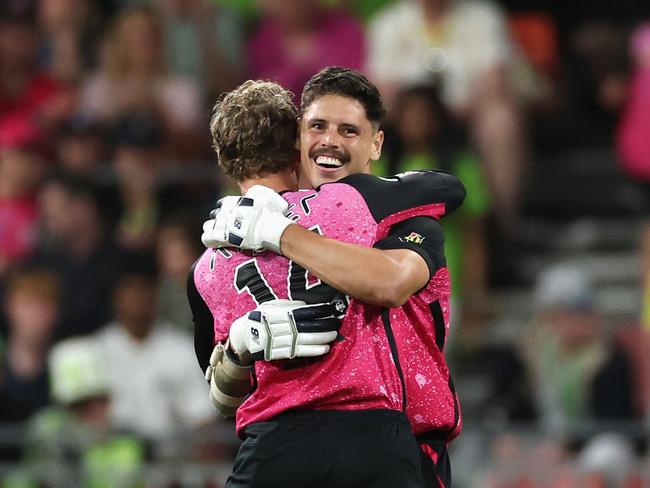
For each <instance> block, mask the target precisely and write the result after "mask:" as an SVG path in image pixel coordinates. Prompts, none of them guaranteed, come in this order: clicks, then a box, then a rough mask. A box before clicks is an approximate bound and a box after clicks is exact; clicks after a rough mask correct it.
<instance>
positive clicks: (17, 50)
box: [0, 2, 74, 132]
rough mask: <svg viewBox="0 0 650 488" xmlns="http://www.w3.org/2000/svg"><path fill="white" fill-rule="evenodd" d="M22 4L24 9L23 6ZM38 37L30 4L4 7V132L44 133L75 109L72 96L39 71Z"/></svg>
mask: <svg viewBox="0 0 650 488" xmlns="http://www.w3.org/2000/svg"><path fill="white" fill-rule="evenodd" d="M21 4H22V7H21V6H20V5H21ZM37 43H38V37H37V32H36V24H35V18H34V12H33V9H32V8H31V7H30V6H29V2H26V3H22V2H21V3H16V2H2V4H1V5H0V131H1V132H4V131H6V130H10V129H11V128H12V127H14V126H15V125H19V126H24V125H26V124H31V125H35V126H36V127H38V128H39V129H41V130H46V129H49V128H51V127H56V124H57V123H58V122H59V121H60V120H61V119H62V118H64V117H66V116H67V115H69V114H70V113H71V112H72V110H73V109H74V105H73V103H74V98H73V97H72V96H71V95H72V93H71V92H69V91H67V90H65V89H64V88H63V86H62V85H61V84H60V83H58V82H57V81H55V80H54V79H53V78H52V77H51V76H50V75H49V74H48V73H46V72H42V71H40V70H39V69H38V66H37V64H36V49H37Z"/></svg>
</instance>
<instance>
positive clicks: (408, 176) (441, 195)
mask: <svg viewBox="0 0 650 488" xmlns="http://www.w3.org/2000/svg"><path fill="white" fill-rule="evenodd" d="M338 183H345V184H348V185H351V186H353V187H354V188H355V189H356V190H357V191H358V192H359V193H361V195H362V196H363V198H364V199H365V201H366V203H367V204H368V208H369V209H370V212H372V215H373V217H374V218H375V220H376V221H377V222H381V221H382V220H383V219H384V218H386V217H388V216H389V215H391V214H394V213H397V212H401V211H402V210H406V209H409V208H414V207H420V206H423V205H430V204H434V203H444V204H445V215H447V214H450V213H451V212H453V211H454V210H456V209H457V208H458V207H460V205H461V204H462V203H463V200H465V187H464V186H463V184H462V183H461V181H460V180H459V179H458V178H456V177H455V176H454V175H452V174H449V173H445V172H444V171H425V170H422V171H409V172H408V173H401V174H398V175H395V176H391V177H389V178H379V177H377V176H373V175H369V174H365V173H358V174H354V175H350V176H346V177H345V178H342V179H340V180H339V181H338Z"/></svg>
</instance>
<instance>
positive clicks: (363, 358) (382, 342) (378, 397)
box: [193, 172, 464, 434]
mask: <svg viewBox="0 0 650 488" xmlns="http://www.w3.org/2000/svg"><path fill="white" fill-rule="evenodd" d="M440 175H441V174H440V173H436V172H426V173H423V174H422V175H421V176H419V177H418V178H416V177H415V176H412V177H407V178H402V179H401V180H400V179H394V180H382V179H379V178H375V177H372V176H370V175H353V176H352V177H348V178H346V179H345V180H344V181H345V183H343V182H340V183H332V184H327V185H323V186H322V187H321V188H320V190H319V191H315V190H309V191H300V192H293V193H285V194H284V195H283V197H284V198H285V199H286V200H287V201H288V202H289V203H290V209H291V211H292V212H293V214H294V215H295V218H296V222H297V223H298V224H300V225H302V226H304V227H306V228H309V229H312V230H314V231H315V232H319V233H321V234H323V235H325V236H327V237H330V238H334V239H337V240H340V241H344V242H348V243H351V244H357V245H361V246H373V245H375V244H377V243H378V241H380V240H383V242H385V243H386V244H385V247H386V248H395V247H407V248H413V249H414V250H416V251H418V252H421V253H423V252H422V251H420V250H419V249H417V245H416V244H413V243H412V242H408V241H407V242H406V243H405V244H403V245H401V246H398V245H395V243H394V242H392V241H395V239H394V238H392V237H391V238H388V239H384V238H386V236H387V235H389V229H391V227H394V226H396V225H398V224H400V223H402V222H404V223H407V222H415V221H416V219H414V217H417V216H427V217H434V218H439V217H440V216H442V215H443V214H444V213H446V212H449V211H450V210H453V209H454V208H455V207H457V206H458V205H459V204H460V202H462V198H463V197H464V191H462V192H461V195H460V197H458V191H457V188H458V187H455V190H456V192H455V193H454V195H455V197H454V198H456V200H458V201H454V202H453V203H449V200H453V198H452V197H449V195H448V194H447V193H444V191H443V188H447V187H448V186H449V185H450V181H449V178H453V177H450V176H449V175H444V178H443V179H444V181H440V178H441V176H440ZM453 181H454V182H457V180H456V179H455V178H453ZM454 184H455V183H454ZM436 185H438V186H436ZM451 186H453V184H452V185H451ZM460 188H461V190H462V185H460ZM414 190H417V191H414ZM443 195H444V196H443ZM409 219H410V220H409ZM420 220H426V221H431V222H434V223H435V221H434V220H432V219H431V218H427V219H420ZM400 230H402V229H400ZM390 235H391V236H392V235H393V234H392V231H391V232H390ZM423 235H424V236H426V235H427V234H426V231H423ZM400 236H401V234H400ZM408 237H410V235H408ZM398 238H399V236H398ZM414 246H415V247H414ZM423 254H424V253H423ZM425 259H427V258H425ZM427 262H428V263H430V268H431V267H432V264H431V262H432V260H431V259H427ZM432 275H433V276H432V279H431V281H430V283H429V285H428V286H427V287H426V288H425V289H424V290H422V291H421V292H420V293H419V294H418V295H417V296H414V297H412V298H411V299H410V300H409V303H407V304H406V305H404V306H403V307H401V308H399V309H391V310H390V311H387V310H386V309H383V308H381V307H375V306H369V305H366V304H363V303H361V302H358V301H357V300H354V299H353V300H351V302H350V306H349V308H348V311H347V313H346V316H345V319H344V320H343V323H342V326H341V329H340V334H341V335H342V336H343V338H344V339H343V340H342V341H340V342H337V343H335V344H334V346H333V347H332V349H331V351H330V352H329V354H327V355H326V356H324V357H322V358H317V359H310V360H292V361H269V362H267V361H257V362H256V363H255V371H254V373H255V374H254V377H255V385H254V386H255V388H254V389H253V391H252V393H251V395H250V396H249V397H248V398H247V399H246V400H245V401H244V403H243V404H242V405H241V406H240V407H239V409H238V410H237V431H238V433H239V434H241V433H242V432H243V429H244V428H245V427H246V426H247V425H249V424H250V423H253V422H259V421H264V420H268V419H270V418H272V417H274V416H276V415H278V414H280V413H282V412H284V411H287V410H291V409H303V410H305V409H307V410H323V409H327V410H362V409H379V408H384V409H393V410H404V409H405V408H406V412H407V415H409V418H410V419H411V420H412V421H413V422H415V421H417V420H418V419H421V421H420V422H419V424H416V423H414V426H415V425H421V426H422V428H425V427H426V426H435V427H436V428H438V429H451V428H453V427H454V425H455V421H456V419H455V418H454V412H455V410H454V409H455V408H456V411H457V407H455V401H454V399H453V398H452V397H453V393H452V392H450V391H449V386H448V385H447V384H446V383H448V381H449V375H448V372H447V370H446V366H445V363H444V359H443V358H442V354H441V353H439V351H438V353H433V352H431V351H428V348H430V347H431V343H432V341H433V345H434V347H435V340H436V332H435V330H434V326H433V320H432V308H431V307H430V303H429V302H428V300H441V299H444V303H445V305H444V307H443V311H444V314H445V318H446V317H447V315H448V306H447V301H446V299H447V298H448V293H449V280H448V275H447V274H446V269H442V270H441V271H440V272H439V273H435V274H433V270H432ZM193 281H194V284H195V286H196V290H197V291H198V293H199V294H200V296H201V298H202V299H203V301H204V302H205V304H206V305H207V308H208V309H209V310H210V312H211V314H212V319H213V326H214V342H216V341H225V339H226V338H227V336H228V333H229V327H230V325H231V323H232V322H233V321H234V320H235V319H237V318H238V317H240V316H241V315H243V314H245V313H246V312H248V311H250V310H252V309H253V308H255V307H256V306H257V304H258V303H261V302H263V301H266V300H271V299H274V298H289V299H300V300H305V301H306V302H308V303H317V302H323V301H328V300H331V299H333V298H335V296H336V295H337V294H338V292H336V290H333V289H332V288H331V287H329V286H328V285H326V284H324V283H321V282H320V281H319V280H318V279H317V278H316V277H315V276H312V275H311V274H310V273H307V272H306V271H305V270H304V269H303V268H301V267H300V266H298V265H296V264H295V263H292V262H291V261H289V260H287V259H286V258H284V257H282V256H278V255H276V254H273V253H270V252H263V253H250V252H239V251H233V250H218V251H217V250H207V251H206V252H205V253H204V254H203V255H202V256H201V257H200V258H199V260H198V261H197V263H196V265H195V267H194V272H193ZM445 293H446V297H443V295H445ZM436 303H438V302H436ZM440 303H442V302H440ZM389 314H390V316H389ZM195 315H196V314H195ZM195 320H196V317H195ZM414 321H416V322H418V323H422V324H423V327H422V329H423V330H421V331H420V330H418V331H417V333H416V334H413V327H414V323H413V322H414ZM443 328H444V324H443ZM398 329H399V330H398ZM445 332H446V331H445ZM420 338H421V339H422V340H419V339H420ZM425 340H426V341H425ZM396 342H397V344H395V343H396ZM423 351H424V353H426V356H427V359H428V358H429V357H431V358H432V359H433V361H431V362H432V363H433V364H432V365H430V366H427V367H426V368H418V366H417V359H418V356H417V355H419V354H421V353H423ZM197 354H198V353H197ZM396 356H399V359H398V358H397V357H396ZM402 356H404V359H402ZM400 360H405V362H404V363H403V364H401V365H400ZM402 370H403V371H404V374H405V376H407V377H406V378H403V377H402ZM411 374H412V376H413V377H412V378H410V377H408V376H409V375H411ZM421 378H424V380H421ZM418 381H420V382H422V381H424V383H423V385H424V387H427V391H428V392H429V393H430V394H422V393H421V391H419V390H415V389H414V385H417V384H418ZM404 385H406V389H405V388H404ZM443 386H444V390H445V391H440V390H441V389H443ZM420 390H421V389H420ZM405 391H406V392H408V395H409V400H408V401H407V402H406V404H405V402H404V397H405ZM411 391H413V395H414V396H413V399H414V402H413V408H411V406H410V405H409V404H410V402H411V398H410V396H411ZM438 394H440V395H439V396H440V397H441V398H442V399H440V400H438ZM434 397H435V399H436V400H435V401H436V402H437V404H436V405H433V408H436V409H439V410H438V411H439V412H443V411H444V413H445V415H444V417H445V419H441V418H440V415H439V414H438V415H428V414H425V412H424V411H425V410H427V409H431V407H432V406H431V405H429V406H427V405H426V402H427V401H430V400H431V399H432V398H434ZM411 412H412V414H411ZM434 417H435V419H434ZM446 417H449V418H448V419H447V418H446Z"/></svg>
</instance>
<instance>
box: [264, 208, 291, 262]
mask: <svg viewBox="0 0 650 488" xmlns="http://www.w3.org/2000/svg"><path fill="white" fill-rule="evenodd" d="M293 223H294V222H293V221H292V220H290V219H288V218H287V217H285V216H284V215H283V214H280V213H272V212H267V213H266V214H265V215H264V222H263V225H264V231H263V233H262V235H263V236H264V240H263V241H262V246H263V247H264V249H268V250H269V251H273V252H274V253H276V254H282V251H281V249H280V239H281V238H282V234H284V231H285V229H286V228H287V227H289V226H290V225H291V224H293Z"/></svg>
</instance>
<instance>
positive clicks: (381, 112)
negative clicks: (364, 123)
mask: <svg viewBox="0 0 650 488" xmlns="http://www.w3.org/2000/svg"><path fill="white" fill-rule="evenodd" d="M324 95H339V96H341V97H348V98H352V99H354V100H357V101H358V102H359V103H361V105H363V108H364V109H365V110H366V117H367V118H368V120H369V121H370V122H372V123H373V124H375V125H377V126H379V125H381V123H382V121H383V120H384V117H385V116H386V109H385V108H384V102H383V100H382V99H381V95H380V94H379V90H378V89H377V87H376V86H375V85H374V84H373V83H371V82H370V81H369V80H368V78H366V77H365V76H364V75H362V74H361V73H359V72H358V71H356V70H353V69H350V68H343V67H341V66H330V67H328V68H324V69H322V70H320V71H319V72H318V73H316V74H315V75H314V76H312V77H311V79H310V80H309V81H308V82H307V84H306V85H305V88H304V89H303V90H302V98H301V102H300V111H301V112H302V113H304V112H305V110H306V109H307V107H309V106H310V105H311V104H312V103H314V101H315V100H316V99H318V98H320V97H322V96H324Z"/></svg>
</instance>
